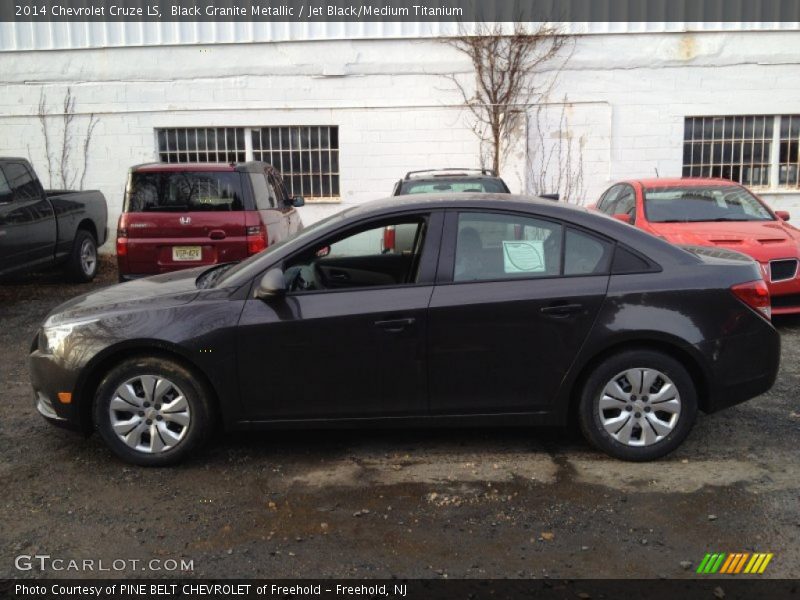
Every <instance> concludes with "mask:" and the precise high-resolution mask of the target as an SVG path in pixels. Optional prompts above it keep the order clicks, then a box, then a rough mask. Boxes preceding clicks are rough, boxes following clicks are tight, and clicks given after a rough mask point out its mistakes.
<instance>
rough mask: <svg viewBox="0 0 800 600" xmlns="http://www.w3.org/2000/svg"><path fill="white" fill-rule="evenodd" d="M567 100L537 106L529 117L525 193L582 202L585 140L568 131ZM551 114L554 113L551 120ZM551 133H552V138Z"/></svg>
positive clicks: (565, 98) (569, 129)
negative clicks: (526, 188)
mask: <svg viewBox="0 0 800 600" xmlns="http://www.w3.org/2000/svg"><path fill="white" fill-rule="evenodd" d="M569 106H570V104H569V101H568V99H567V96H566V95H565V96H564V98H563V101H562V102H561V104H560V106H559V105H554V106H553V105H543V104H539V105H537V106H536V107H535V108H534V109H533V111H531V112H530V113H529V122H528V131H527V134H526V135H527V140H528V146H527V148H526V155H527V172H528V184H527V186H528V192H529V193H532V194H535V195H540V194H550V193H558V194H559V195H560V200H562V201H564V202H580V201H581V200H582V199H583V193H584V186H583V146H584V144H585V142H586V138H585V136H583V135H580V136H579V135H576V134H575V133H574V132H573V130H572V128H571V127H570V122H569V114H568V107H569ZM553 110H557V111H558V112H557V114H556V115H555V118H552V116H553ZM552 132H555V135H553V133H552Z"/></svg>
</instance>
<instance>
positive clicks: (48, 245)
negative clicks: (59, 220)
mask: <svg viewBox="0 0 800 600" xmlns="http://www.w3.org/2000/svg"><path fill="white" fill-rule="evenodd" d="M0 171H2V177H0V272H3V271H10V270H13V269H16V268H17V267H20V266H24V265H27V264H36V263H42V262H46V261H48V260H53V257H54V253H55V243H56V220H55V215H54V214H53V207H52V206H51V205H50V202H49V201H48V200H47V198H46V197H45V195H44V191H43V190H42V189H41V186H40V185H39V184H38V183H37V181H36V179H35V178H34V176H33V174H32V173H31V172H30V169H28V167H27V166H26V165H25V164H24V163H22V162H6V163H4V164H3V166H2V169H0Z"/></svg>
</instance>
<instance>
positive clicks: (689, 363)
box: [564, 334, 710, 425]
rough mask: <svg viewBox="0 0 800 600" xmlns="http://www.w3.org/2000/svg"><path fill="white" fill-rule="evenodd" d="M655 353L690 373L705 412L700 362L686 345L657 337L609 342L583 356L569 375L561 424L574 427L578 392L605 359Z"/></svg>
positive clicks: (707, 384) (704, 376) (706, 384)
mask: <svg viewBox="0 0 800 600" xmlns="http://www.w3.org/2000/svg"><path fill="white" fill-rule="evenodd" d="M637 349H638V350H654V351H656V352H661V353H663V354H666V355H668V356H670V357H672V358H674V359H675V360H677V361H678V362H679V363H681V365H683V367H684V368H685V369H686V370H687V371H688V372H689V375H690V376H691V378H692V381H693V383H694V385H695V388H696V390H697V403H698V404H697V405H698V408H699V409H700V410H703V411H706V410H707V407H708V398H709V392H710V382H709V378H708V375H707V370H706V369H705V368H704V366H703V359H702V358H701V356H700V355H699V353H698V352H696V351H695V350H694V349H693V348H692V347H691V345H689V344H687V343H686V342H684V341H682V340H680V339H677V338H672V337H671V336H667V335H663V334H658V335H655V336H649V337H642V336H636V337H621V338H617V339H614V340H609V343H608V344H607V345H606V346H604V347H603V348H601V349H599V350H597V351H595V352H594V353H592V354H591V355H590V356H585V357H583V358H582V360H581V361H580V362H579V364H576V365H573V368H572V373H574V375H572V376H571V377H570V378H569V381H568V382H566V383H567V386H566V389H567V393H566V394H565V395H566V397H567V400H568V402H567V410H566V415H564V416H565V418H564V421H565V422H566V423H567V424H569V425H573V424H575V423H577V408H578V402H579V401H580V396H581V390H582V389H583V386H584V384H585V382H586V379H587V378H588V377H589V375H590V374H591V373H592V371H593V370H594V369H595V368H596V367H597V365H599V364H600V363H602V362H603V361H604V360H606V359H607V358H608V357H610V356H613V355H614V354H618V353H620V352H624V351H628V350H637Z"/></svg>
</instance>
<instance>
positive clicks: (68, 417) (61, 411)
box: [29, 349, 91, 434]
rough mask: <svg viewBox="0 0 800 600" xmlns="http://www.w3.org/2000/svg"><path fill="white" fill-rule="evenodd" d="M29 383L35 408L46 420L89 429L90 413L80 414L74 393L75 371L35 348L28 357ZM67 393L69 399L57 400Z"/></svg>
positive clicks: (78, 428) (76, 428)
mask: <svg viewBox="0 0 800 600" xmlns="http://www.w3.org/2000/svg"><path fill="white" fill-rule="evenodd" d="M29 367H30V374H31V385H32V386H33V398H34V403H35V405H36V410H37V411H38V412H39V414H40V415H42V416H43V417H44V418H45V419H46V420H47V421H48V422H50V423H52V424H53V425H57V426H59V427H64V428H66V429H71V430H73V431H80V432H82V433H86V434H88V433H90V432H91V419H90V415H88V414H82V412H81V410H80V407H79V404H78V399H77V398H76V395H75V394H74V391H75V383H76V379H77V377H76V374H75V373H73V372H71V371H70V370H68V369H66V368H65V367H64V366H63V365H62V364H61V363H60V362H59V361H58V360H57V359H56V358H55V357H54V356H53V355H51V354H45V353H43V352H41V351H40V350H38V349H37V350H34V351H33V352H31V354H30V356H29ZM59 393H67V394H69V395H70V396H69V398H70V400H69V402H64V401H62V400H60V399H59Z"/></svg>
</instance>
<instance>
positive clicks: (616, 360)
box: [578, 349, 697, 462]
mask: <svg viewBox="0 0 800 600" xmlns="http://www.w3.org/2000/svg"><path fill="white" fill-rule="evenodd" d="M629 369H653V370H655V371H659V372H660V373H662V374H663V375H665V376H666V377H668V378H669V379H670V380H672V384H673V385H674V388H677V392H678V399H679V403H680V412H679V413H678V416H677V420H676V421H675V422H674V425H673V428H672V430H671V431H670V432H669V433H667V434H666V435H663V437H661V439H658V440H657V441H655V442H654V443H651V444H650V445H641V446H633V445H628V444H626V443H623V442H622V441H620V440H618V439H615V437H613V436H612V435H611V433H609V432H608V431H607V430H606V428H605V427H604V426H603V424H602V421H601V412H600V400H601V397H602V396H603V392H604V389H605V387H606V385H607V384H609V383H610V382H612V381H613V380H615V378H616V376H617V375H618V374H621V373H622V372H624V371H627V370H629ZM624 381H627V380H624ZM658 381H659V380H656V383H655V384H653V385H654V386H655V385H658ZM660 381H662V382H663V380H660ZM653 389H657V388H654V387H651V388H650V390H653ZM645 393H649V392H647V391H645ZM632 397H634V398H635V397H636V396H628V397H626V398H624V400H625V402H626V403H627V404H630V405H632V407H631V410H630V411H628V408H627V406H626V408H625V409H622V410H620V411H619V415H620V417H622V415H623V410H625V411H628V412H629V414H630V415H631V416H636V415H639V416H640V417H642V420H641V421H639V422H641V423H642V424H643V426H645V425H648V423H647V421H646V417H647V416H648V415H646V414H645V413H644V412H643V410H638V409H637V408H635V406H636V405H634V404H633V402H632V401H631V400H630V398H632ZM648 399H649V397H648ZM638 400H639V403H640V404H639V406H642V405H643V406H645V408H646V407H647V403H646V402H643V399H642V397H640V398H638ZM650 406H651V407H652V406H654V405H652V404H651V405H650ZM652 411H653V409H652V408H650V409H647V413H651V414H653V416H655V414H656V413H657V414H658V415H664V414H665V413H661V412H660V411H656V413H653V412H652ZM605 414H606V415H610V417H609V416H607V417H606V418H607V419H608V418H611V417H613V416H614V415H615V414H617V413H615V412H614V409H608V412H606V413H605ZM696 417H697V389H696V387H695V384H694V381H693V380H692V377H691V375H690V374H689V372H688V371H687V370H686V368H685V367H684V366H683V365H682V364H681V363H680V362H679V361H677V360H676V359H674V358H672V357H671V356H669V355H667V354H664V353H662V352H658V351H655V350H648V349H639V350H636V349H631V350H626V351H623V352H620V353H618V354H614V355H612V356H610V357H608V358H606V359H605V360H604V361H603V362H601V363H600V364H599V365H597V367H595V368H594V370H593V371H592V372H591V373H590V374H589V376H588V378H587V379H586V382H585V384H584V385H583V389H582V390H581V396H580V400H579V405H578V422H579V424H580V428H581V431H582V432H583V435H584V437H585V438H586V439H587V440H588V441H589V443H591V444H592V445H593V446H595V447H596V448H598V449H599V450H602V451H603V452H605V453H606V454H608V455H610V456H612V457H614V458H619V459H621V460H628V461H635V462H642V461H648V460H655V459H657V458H661V457H662V456H665V455H667V454H669V453H670V452H672V451H673V450H675V449H676V448H677V447H678V446H680V445H681V443H682V442H683V441H684V440H685V439H686V436H688V435H689V432H690V431H691V429H692V426H693V425H694V421H695V418H696ZM629 418H630V417H629ZM626 423H627V422H626ZM615 427H616V426H615ZM636 427H638V426H636V425H634V430H633V431H634V433H637V432H638V435H639V438H640V439H641V438H642V437H643V434H644V432H643V431H642V429H641V427H639V428H638V429H635V428H636ZM651 429H652V432H653V433H655V428H652V427H651ZM618 433H619V431H618V432H617V433H616V434H618ZM648 433H651V432H650V431H648ZM651 435H652V433H651ZM637 441H638V440H637Z"/></svg>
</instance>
